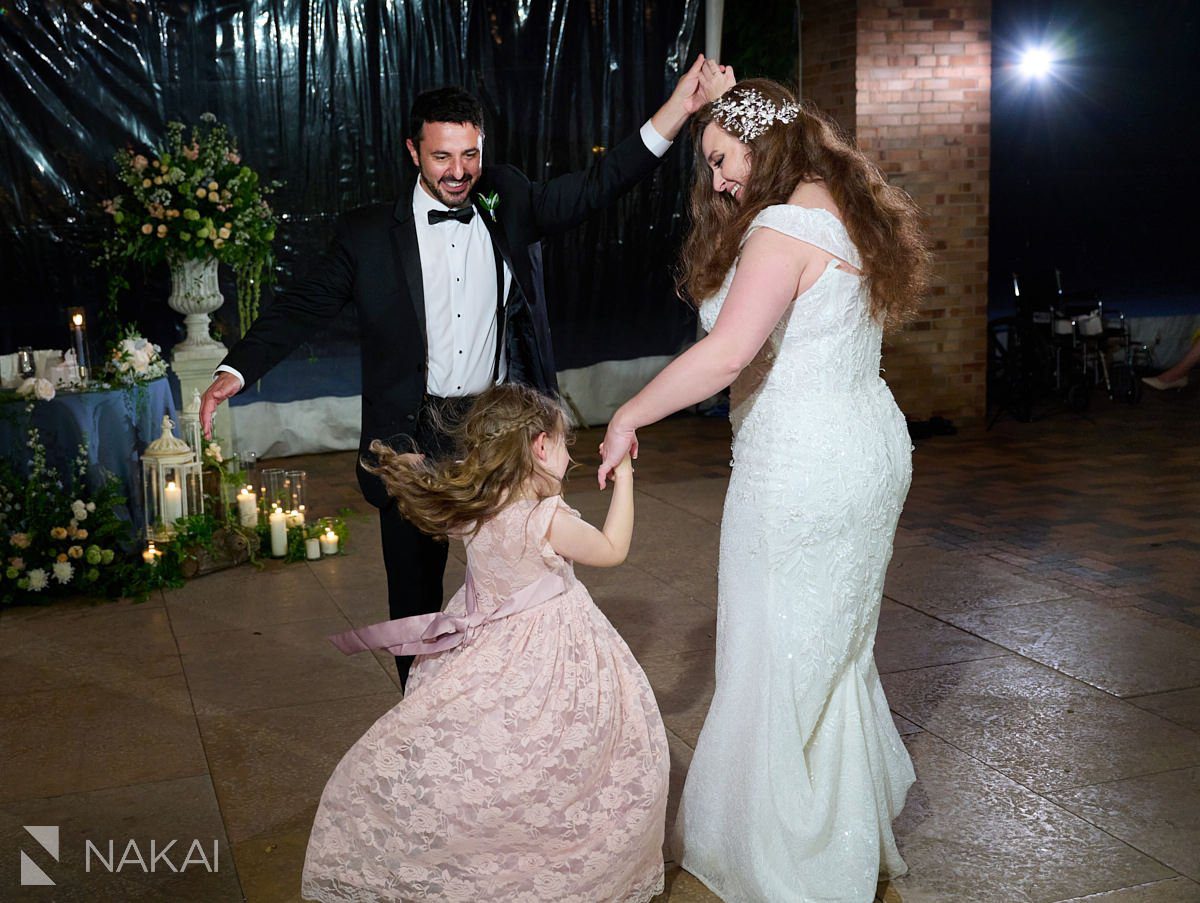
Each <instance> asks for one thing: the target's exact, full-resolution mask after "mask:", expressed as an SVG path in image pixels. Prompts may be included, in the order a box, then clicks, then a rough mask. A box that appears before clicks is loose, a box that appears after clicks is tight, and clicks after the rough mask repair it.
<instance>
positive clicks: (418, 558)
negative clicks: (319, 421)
mask: <svg viewBox="0 0 1200 903" xmlns="http://www.w3.org/2000/svg"><path fill="white" fill-rule="evenodd" d="M472 401H474V398H473V397H466V398H447V399H440V398H434V397H432V396H426V399H425V402H424V403H423V405H422V410H421V413H420V414H419V415H418V418H417V429H416V430H415V435H414V437H413V441H414V444H415V446H416V450H417V451H419V452H421V453H422V454H424V455H426V456H428V457H430V458H442V457H445V456H446V455H449V454H451V453H452V452H453V451H454V444H453V440H452V438H451V436H449V435H448V434H447V432H446V428H447V427H453V426H454V425H455V424H456V423H457V422H458V421H459V420H460V419H461V417H462V416H463V415H464V414H465V413H466V410H467V408H468V407H470V404H471V402H472ZM434 411H436V412H437V416H432V412H434ZM379 528H380V530H379V532H380V536H381V538H382V541H383V564H384V567H385V569H386V570H387V581H388V614H389V616H390V617H391V618H392V619H393V620H395V619H397V618H407V617H410V616H412V615H423V614H429V613H431V612H435V611H440V610H441V608H442V577H443V576H444V575H445V572H446V558H447V555H448V553H449V544H448V543H446V542H443V541H440V540H436V539H433V538H431V537H429V536H426V535H425V534H424V533H422V532H421V531H420V530H418V529H417V528H416V527H414V526H413V525H412V524H411V523H409V522H408V521H407V520H405V519H404V518H403V517H402V516H401V515H400V512H399V511H398V510H397V509H396V505H395V504H390V505H387V506H385V507H384V508H382V509H381V510H380V512H379ZM412 663H413V656H411V655H397V656H396V670H397V671H398V672H399V674H400V683H401V684H402V685H403V684H407V682H408V671H409V669H410V668H411V667H412Z"/></svg>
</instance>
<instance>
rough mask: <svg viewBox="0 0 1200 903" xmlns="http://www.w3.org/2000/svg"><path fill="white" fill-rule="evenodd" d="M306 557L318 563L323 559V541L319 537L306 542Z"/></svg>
mask: <svg viewBox="0 0 1200 903" xmlns="http://www.w3.org/2000/svg"><path fill="white" fill-rule="evenodd" d="M304 557H305V558H307V559H308V560H309V561H316V560H317V559H318V558H320V557H321V540H319V539H317V537H315V536H314V537H313V538H312V539H306V540H304Z"/></svg>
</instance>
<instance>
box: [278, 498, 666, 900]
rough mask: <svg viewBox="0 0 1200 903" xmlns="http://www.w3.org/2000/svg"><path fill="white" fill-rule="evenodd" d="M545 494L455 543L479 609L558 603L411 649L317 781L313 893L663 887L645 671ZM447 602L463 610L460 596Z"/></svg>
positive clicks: (544, 893) (396, 896) (508, 893)
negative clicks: (602, 607)
mask: <svg viewBox="0 0 1200 903" xmlns="http://www.w3.org/2000/svg"><path fill="white" fill-rule="evenodd" d="M560 508H562V509H565V510H566V511H567V512H569V513H571V514H574V512H573V511H572V510H571V509H570V508H567V506H566V504H565V503H564V502H563V501H562V500H561V498H559V497H554V498H551V499H545V500H543V501H542V502H540V503H533V502H523V501H519V502H514V503H513V504H511V505H509V506H508V507H507V508H505V509H504V510H503V511H501V512H500V514H498V515H497V516H496V517H495V518H493V520H492V521H490V522H489V523H487V524H485V525H484V526H483V528H482V529H481V530H480V531H479V532H478V533H477V534H476V535H475V536H473V537H468V538H467V557H468V566H469V567H470V568H471V569H472V573H473V574H474V575H475V581H476V589H477V595H478V601H479V605H480V608H481V609H484V610H489V609H491V608H494V607H496V606H497V605H498V604H499V603H500V602H501V601H502V600H503V599H504V598H505V597H506V596H507V595H510V594H511V593H513V592H514V591H516V590H519V589H521V588H522V587H524V586H526V585H528V584H529V583H531V582H532V581H534V580H536V579H538V578H539V577H541V576H543V575H544V574H545V573H547V572H548V571H552V572H556V573H559V574H561V575H563V576H564V577H567V578H568V584H569V587H570V588H569V589H568V591H567V592H566V593H565V594H564V595H562V596H560V597H557V598H556V599H553V600H551V601H549V602H547V603H544V604H542V605H539V606H537V607H535V608H532V609H530V610H528V611H524V612H521V613H519V614H516V615H513V616H511V617H508V618H505V619H503V620H499V621H495V622H493V623H490V624H488V625H486V626H485V627H484V628H482V629H481V630H480V631H479V632H478V633H477V635H476V636H474V637H473V639H472V641H471V643H470V644H469V645H465V646H460V647H457V648H454V649H450V650H447V651H446V652H443V653H439V654H436V655H430V656H425V657H422V658H419V659H418V660H417V661H416V663H415V664H414V666H413V669H412V673H411V675H410V678H409V684H408V692H407V695H406V696H405V698H404V700H403V701H402V702H400V703H399V704H398V705H397V706H395V707H394V708H393V709H391V710H390V711H389V712H387V713H386V714H385V715H383V717H381V718H380V719H379V720H378V721H377V722H376V723H375V724H374V725H373V726H372V727H371V728H370V729H369V730H368V731H367V732H366V734H364V735H363V737H362V738H361V739H360V740H359V741H358V742H357V743H356V744H355V745H354V746H353V747H352V748H351V749H350V751H349V752H347V753H346V755H345V756H344V757H343V759H342V761H341V762H340V763H339V764H338V766H337V768H336V769H335V771H334V773H333V776H332V777H331V778H330V779H329V782H328V784H327V785H326V788H325V792H324V794H323V795H322V797H321V803H320V806H319V808H318V811H317V816H316V819H315V821H314V824H313V830H312V835H311V837H310V840H309V846H308V853H307V856H306V859H305V865H304V874H303V879H302V892H303V895H304V896H305V898H307V899H312V900H322V901H335V900H336V901H367V900H371V901H377V900H395V901H400V900H438V901H464V903H465V901H482V900H488V901H512V903H535V901H576V903H585V901H586V903H595V901H630V903H633V901H645V900H649V899H650V898H651V897H653V896H654V895H655V894H657V893H660V892H661V890H662V887H663V859H662V841H663V827H664V824H663V823H664V819H665V812H666V802H667V778H668V772H669V757H668V752H667V743H666V733H665V731H664V729H663V725H662V719H661V717H660V715H659V712H658V707H657V704H656V703H655V700H654V696H653V693H652V691H651V689H650V686H649V683H648V682H647V680H646V677H645V675H644V673H643V672H642V670H641V668H640V667H639V666H638V664H637V662H636V661H635V660H634V658H633V655H632V653H630V651H629V648H628V647H627V646H626V645H625V643H624V641H623V640H622V639H621V638H620V636H619V635H618V634H617V632H616V630H615V629H614V628H613V627H612V625H611V624H610V623H609V622H608V620H607V619H606V618H605V617H604V615H603V614H602V613H601V612H600V611H599V609H597V608H596V606H595V604H594V603H593V602H592V599H591V597H590V595H589V594H588V592H587V590H586V589H585V588H584V587H583V585H582V584H580V583H579V582H578V581H576V580H575V579H574V575H573V570H572V567H571V564H570V562H568V561H566V560H564V559H563V558H561V557H559V556H558V555H556V554H555V553H554V551H553V549H552V548H551V547H550V544H549V542H548V541H547V540H546V533H547V531H548V529H549V526H550V520H551V518H552V517H553V516H554V513H555V511H557V510H559V509H560ZM446 610H447V611H452V612H456V613H461V612H465V603H464V600H463V594H462V593H461V592H460V593H459V594H457V595H456V596H455V597H454V598H453V599H451V601H450V602H449V603H447V605H446Z"/></svg>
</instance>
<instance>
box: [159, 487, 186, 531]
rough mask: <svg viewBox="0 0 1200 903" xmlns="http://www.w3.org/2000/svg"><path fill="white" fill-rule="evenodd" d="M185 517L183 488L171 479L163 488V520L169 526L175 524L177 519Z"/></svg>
mask: <svg viewBox="0 0 1200 903" xmlns="http://www.w3.org/2000/svg"><path fill="white" fill-rule="evenodd" d="M181 517H183V490H181V489H180V488H179V487H178V486H176V485H175V481H174V480H171V481H170V482H169V483H167V486H166V488H165V489H163V520H164V521H165V522H166V524H167V526H173V525H174V523H175V521H177V520H179V518H181Z"/></svg>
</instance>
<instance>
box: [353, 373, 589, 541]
mask: <svg viewBox="0 0 1200 903" xmlns="http://www.w3.org/2000/svg"><path fill="white" fill-rule="evenodd" d="M567 423H568V420H567V416H566V412H565V411H564V409H563V408H562V406H561V405H560V404H559V403H558V402H557V401H555V400H554V399H552V398H548V397H547V396H545V395H543V394H541V393H540V392H538V391H537V390H535V389H531V388H529V387H528V386H520V385H514V384H510V385H502V386H496V387H495V388H492V389H489V390H488V391H486V392H484V393H483V394H482V395H480V396H479V398H477V399H476V400H475V403H474V404H473V405H471V409H470V410H469V411H468V412H467V416H466V417H465V418H464V420H463V422H462V423H461V424H460V425H459V426H457V427H456V428H454V429H453V430H451V432H452V434H453V435H454V437H455V439H456V440H457V446H458V448H457V451H456V452H455V453H454V454H453V455H450V456H448V457H447V458H446V459H444V460H440V461H429V460H427V459H426V458H425V457H424V456H422V455H420V454H417V453H411V452H410V453H407V454H405V453H401V452H398V451H396V450H395V449H393V448H391V447H390V446H389V445H387V444H385V443H383V442H380V441H379V440H378V439H376V440H375V441H374V442H372V443H371V447H370V451H371V457H366V456H364V458H363V462H362V464H363V467H364V468H365V469H366V470H367V471H368V472H370V473H374V474H376V475H377V476H378V477H379V478H380V479H381V480H382V481H383V484H384V486H385V487H386V488H387V491H388V494H389V495H391V496H392V497H393V498H394V499H395V500H396V505H397V507H398V508H399V509H400V513H401V514H402V515H404V517H405V518H406V519H407V520H409V521H411V522H412V523H413V524H414V525H415V526H416V527H417V529H419V530H421V531H422V532H424V533H428V534H430V535H431V536H437V537H445V536H446V535H447V534H449V533H451V532H454V531H462V530H468V529H469V530H478V529H479V527H480V526H482V525H483V523H484V522H485V521H486V520H487V519H488V518H490V517H492V516H494V515H495V514H496V513H497V512H499V511H500V509H501V508H503V507H504V506H505V505H506V504H508V502H509V501H510V500H511V498H512V497H514V496H515V495H519V494H523V493H525V492H529V491H531V492H533V493H534V494H536V495H537V497H539V498H545V497H547V496H550V495H553V494H556V493H558V492H559V491H560V488H561V487H560V485H559V482H558V480H557V479H556V478H553V477H552V476H551V475H549V474H547V473H545V471H543V470H542V469H541V468H539V466H538V464H537V460H536V458H535V457H534V455H533V449H532V447H531V446H532V443H533V440H534V439H536V438H537V437H538V435H539V434H541V433H547V434H549V435H550V436H558V435H563V436H564V437H565V436H566V433H567V430H568V427H567ZM418 451H419V449H418Z"/></svg>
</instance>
